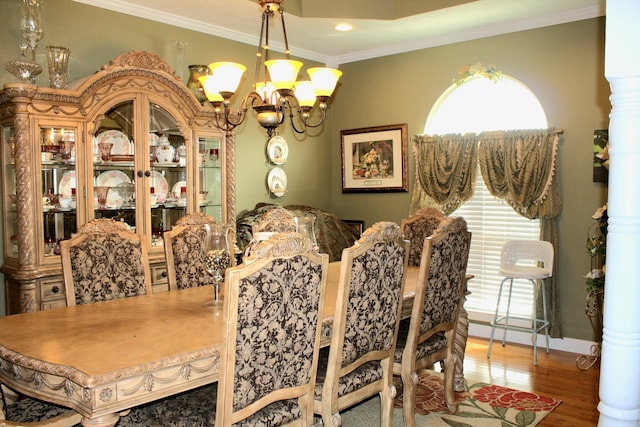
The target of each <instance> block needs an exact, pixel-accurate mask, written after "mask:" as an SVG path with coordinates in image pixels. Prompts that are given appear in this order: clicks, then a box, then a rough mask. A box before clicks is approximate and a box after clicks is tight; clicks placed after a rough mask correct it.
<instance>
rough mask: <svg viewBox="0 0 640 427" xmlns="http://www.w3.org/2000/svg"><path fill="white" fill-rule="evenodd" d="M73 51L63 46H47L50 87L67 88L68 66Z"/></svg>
mask: <svg viewBox="0 0 640 427" xmlns="http://www.w3.org/2000/svg"><path fill="white" fill-rule="evenodd" d="M70 53H71V51H70V50H69V49H68V48H66V47H62V46H47V62H48V65H49V87H52V88H54V89H66V88H67V67H68V64H69V54H70Z"/></svg>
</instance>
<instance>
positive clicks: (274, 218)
mask: <svg viewBox="0 0 640 427" xmlns="http://www.w3.org/2000/svg"><path fill="white" fill-rule="evenodd" d="M253 231H261V232H275V233H288V232H293V231H296V222H295V220H294V219H293V213H292V212H291V211H289V210H288V209H285V208H282V207H277V208H275V209H271V210H268V211H267V212H265V213H264V214H263V215H262V216H261V217H260V219H259V220H258V223H257V224H256V225H254V227H253Z"/></svg>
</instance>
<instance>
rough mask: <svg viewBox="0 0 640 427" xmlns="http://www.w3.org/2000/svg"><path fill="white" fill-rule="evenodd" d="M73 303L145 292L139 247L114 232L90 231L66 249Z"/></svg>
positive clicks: (123, 296)
mask: <svg viewBox="0 0 640 427" xmlns="http://www.w3.org/2000/svg"><path fill="white" fill-rule="evenodd" d="M70 252H71V270H72V274H73V283H74V287H75V297H76V304H87V303H92V302H98V301H107V300H112V299H117V298H125V297H130V296H136V295H145V294H146V293H147V289H146V285H145V270H144V265H143V264H142V252H141V247H140V246H139V245H137V244H135V243H134V242H132V241H130V240H127V239H123V238H120V237H119V236H117V235H114V234H92V235H90V236H89V237H88V238H87V239H85V240H84V241H83V242H82V244H79V245H77V246H73V247H71V248H70Z"/></svg>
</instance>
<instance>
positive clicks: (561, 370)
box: [464, 337, 600, 427]
mask: <svg viewBox="0 0 640 427" xmlns="http://www.w3.org/2000/svg"><path fill="white" fill-rule="evenodd" d="M501 344H502V343H501V342H500V341H498V342H497V343H496V342H495V341H494V344H493V346H492V348H491V358H489V359H487V348H488V346H489V341H488V340H484V339H480V338H473V337H472V338H469V341H468V343H467V351H466V354H465V360H464V372H465V377H467V378H469V379H473V380H476V381H485V382H489V383H491V384H498V385H503V386H505V387H511V388H515V389H518V390H524V391H532V392H537V393H540V394H543V395H545V396H549V397H553V398H555V399H558V400H561V401H562V403H561V404H560V405H559V406H558V407H557V408H556V409H555V410H554V411H553V412H551V414H549V415H548V416H547V417H546V418H545V419H544V420H543V421H542V422H541V423H540V424H539V425H540V426H543V427H544V426H554V427H557V426H571V427H574V426H596V425H597V424H598V414H599V413H598V409H597V404H598V402H599V399H598V382H599V378H600V369H599V365H598V364H597V363H596V364H595V366H593V367H592V368H591V369H589V370H586V371H581V370H579V369H578V368H576V358H577V357H578V356H579V355H578V354H575V353H567V352H562V351H557V350H551V352H550V353H549V354H546V353H545V349H544V348H542V349H541V348H540V347H538V366H534V365H533V349H532V347H528V346H523V345H518V344H509V343H507V345H506V346H505V347H503V346H502V345H501Z"/></svg>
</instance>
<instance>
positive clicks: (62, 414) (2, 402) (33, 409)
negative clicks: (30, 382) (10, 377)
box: [0, 384, 82, 427]
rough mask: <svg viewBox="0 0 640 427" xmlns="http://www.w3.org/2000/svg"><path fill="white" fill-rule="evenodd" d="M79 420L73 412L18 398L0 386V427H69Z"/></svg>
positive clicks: (79, 417)
mask: <svg viewBox="0 0 640 427" xmlns="http://www.w3.org/2000/svg"><path fill="white" fill-rule="evenodd" d="M81 420H82V415H80V414H79V413H77V412H76V411H74V410H71V409H69V408H65V407H62V406H57V405H54V404H52V403H47V402H43V401H40V400H36V399H31V398H29V397H26V396H22V395H20V396H18V395H16V394H15V393H14V392H13V391H12V390H10V389H7V388H5V386H4V385H2V384H0V427H45V426H47V427H71V426H76V425H79V424H80V421H81Z"/></svg>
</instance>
